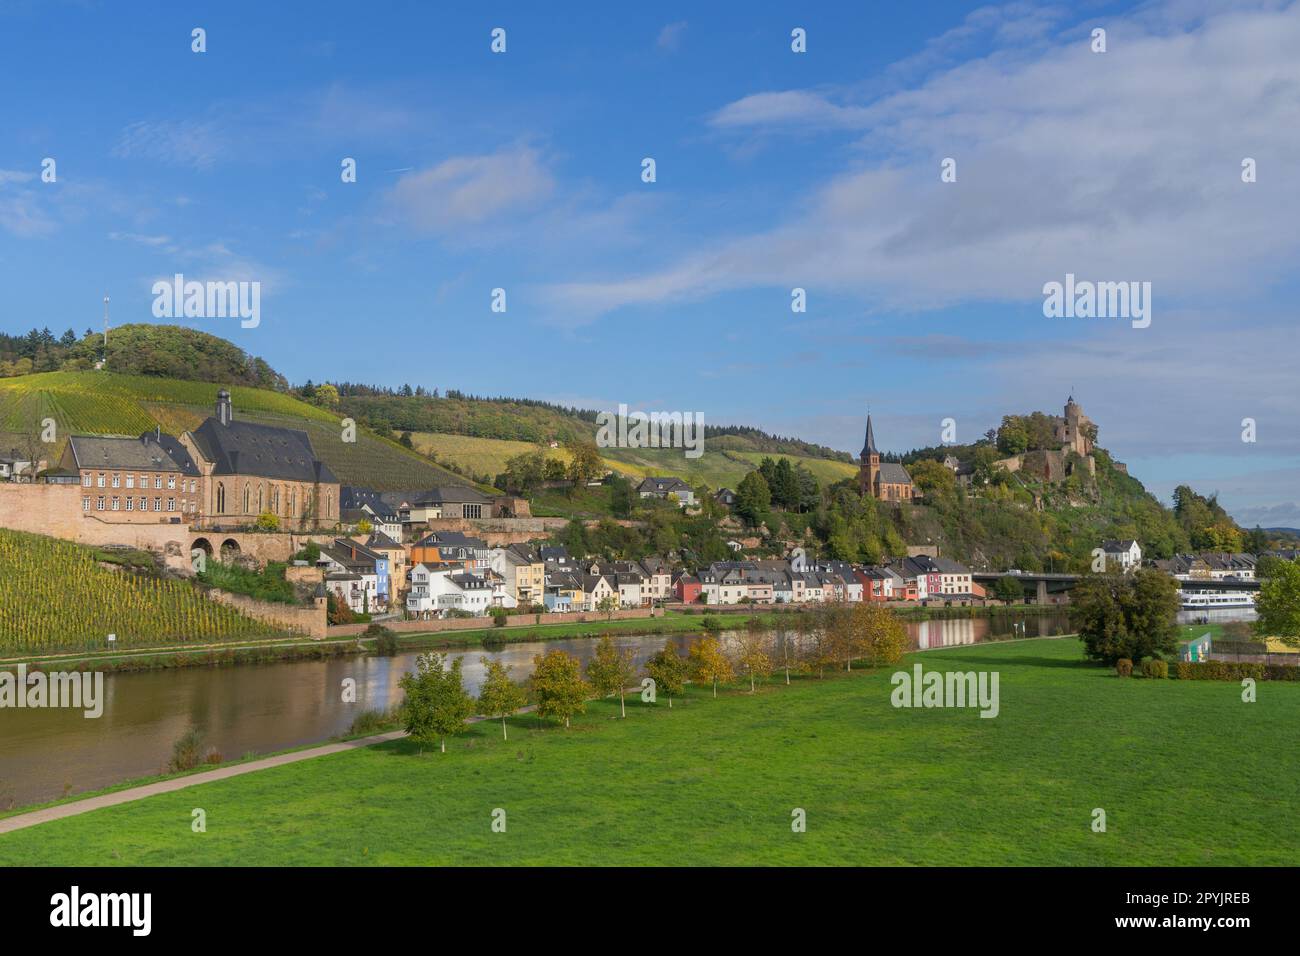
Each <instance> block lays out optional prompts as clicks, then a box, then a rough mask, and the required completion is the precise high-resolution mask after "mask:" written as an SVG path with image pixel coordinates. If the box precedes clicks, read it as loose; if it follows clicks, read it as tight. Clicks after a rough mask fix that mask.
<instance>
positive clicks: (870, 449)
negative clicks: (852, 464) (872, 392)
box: [861, 412, 880, 461]
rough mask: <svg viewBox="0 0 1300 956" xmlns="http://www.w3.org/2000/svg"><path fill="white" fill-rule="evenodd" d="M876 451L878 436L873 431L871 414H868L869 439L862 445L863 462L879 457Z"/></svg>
mask: <svg viewBox="0 0 1300 956" xmlns="http://www.w3.org/2000/svg"><path fill="white" fill-rule="evenodd" d="M879 454H880V452H878V451H877V450H876V436H875V433H874V432H873V431H872V430H871V413H870V412H867V439H866V441H865V442H864V443H863V445H862V456H861V457H862V460H863V461H866V460H867V459H868V458H870V457H871V456H872V455H879Z"/></svg>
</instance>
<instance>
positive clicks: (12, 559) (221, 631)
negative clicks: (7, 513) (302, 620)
mask: <svg viewBox="0 0 1300 956" xmlns="http://www.w3.org/2000/svg"><path fill="white" fill-rule="evenodd" d="M277 633H278V632H277V631H276V630H275V629H274V628H272V627H269V626H268V625H266V624H263V623H261V622H259V621H254V620H252V619H251V618H246V617H244V616H243V615H241V614H239V613H238V612H236V611H234V610H232V609H231V608H228V607H226V606H224V605H221V604H217V603H215V602H213V601H209V600H208V599H207V598H206V597H204V596H203V594H202V593H201V592H200V591H198V590H197V589H195V588H194V587H193V586H191V585H190V584H188V583H187V582H185V581H172V580H164V579H161V578H157V577H153V576H148V575H140V574H131V573H127V572H122V571H115V570H111V569H109V568H105V567H102V566H101V565H100V564H99V563H97V562H96V560H95V557H94V553H93V552H92V551H90V550H88V549H86V548H83V547H81V546H79V545H75V544H71V543H69V542H66V541H60V540H57V539H54V538H45V537H42V536H40V535H31V534H23V533H21V532H17V531H9V530H6V529H0V654H12V653H19V652H27V651H54V650H96V649H103V648H105V647H107V646H109V645H108V644H107V638H108V635H109V634H115V635H117V640H116V643H115V645H113V646H116V647H121V648H135V647H147V646H151V645H160V644H181V643H206V642H211V641H225V640H237V639H245V638H258V637H269V636H274V635H276V634H277Z"/></svg>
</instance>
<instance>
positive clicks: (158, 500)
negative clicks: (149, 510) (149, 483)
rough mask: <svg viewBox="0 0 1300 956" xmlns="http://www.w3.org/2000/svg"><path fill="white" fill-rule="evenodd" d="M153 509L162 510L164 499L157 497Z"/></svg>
mask: <svg viewBox="0 0 1300 956" xmlns="http://www.w3.org/2000/svg"><path fill="white" fill-rule="evenodd" d="M153 510H154V511H162V499H161V498H155V499H154V500H153Z"/></svg>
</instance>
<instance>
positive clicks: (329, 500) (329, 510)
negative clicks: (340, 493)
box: [325, 491, 334, 518]
mask: <svg viewBox="0 0 1300 956" xmlns="http://www.w3.org/2000/svg"><path fill="white" fill-rule="evenodd" d="M333 513H334V492H332V491H327V492H325V517H327V518H328V517H330V515H332V514H333Z"/></svg>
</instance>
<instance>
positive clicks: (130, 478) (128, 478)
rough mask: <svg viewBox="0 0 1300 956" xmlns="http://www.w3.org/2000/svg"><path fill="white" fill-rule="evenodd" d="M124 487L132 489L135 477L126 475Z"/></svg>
mask: <svg viewBox="0 0 1300 956" xmlns="http://www.w3.org/2000/svg"><path fill="white" fill-rule="evenodd" d="M126 486H127V487H128V488H134V487H135V475H127V476H126Z"/></svg>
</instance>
